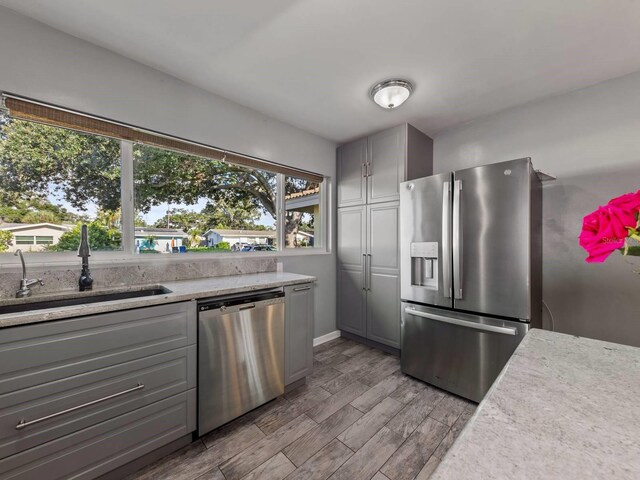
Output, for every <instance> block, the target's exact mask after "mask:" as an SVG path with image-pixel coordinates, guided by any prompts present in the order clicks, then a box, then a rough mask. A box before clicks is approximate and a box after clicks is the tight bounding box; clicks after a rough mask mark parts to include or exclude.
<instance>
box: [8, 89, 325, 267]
mask: <svg viewBox="0 0 640 480" xmlns="http://www.w3.org/2000/svg"><path fill="white" fill-rule="evenodd" d="M1 99H3V100H4V101H5V102H6V106H7V107H8V108H9V109H10V112H8V111H7V110H2V109H1V108H0V252H2V251H14V250H15V249H16V248H19V246H21V245H22V246H25V247H24V248H23V249H24V251H28V252H75V251H76V250H77V249H78V246H79V242H80V227H81V225H82V224H88V226H89V240H90V245H91V248H92V250H93V251H94V252H95V251H122V252H124V253H125V254H139V255H146V254H165V253H188V254H193V255H195V254H202V253H206V252H269V251H277V250H281V249H283V248H313V247H320V246H323V245H324V242H323V241H322V239H321V238H320V236H321V235H322V234H323V232H322V231H321V224H320V221H321V220H322V218H321V213H322V202H321V197H322V189H323V185H324V181H323V177H322V176H320V175H317V174H313V173H309V172H303V171H300V170H296V169H293V168H290V167H286V166H282V165H275V164H271V163H268V162H266V161H264V160H260V159H256V158H253V157H246V156H243V155H239V154H234V153H231V152H226V151H222V150H220V149H216V148H214V147H208V146H206V145H201V144H196V143H192V142H188V141H183V140H180V139H176V138H174V137H168V136H164V135H160V134H156V133H153V132H148V131H145V130H142V129H138V128H133V127H129V126H127V125H123V124H118V123H114V122H110V121H105V120H102V119H98V118H95V117H91V116H88V115H82V114H78V113H74V112H70V111H67V110H62V109H57V108H54V107H49V106H46V105H43V104H40V103H37V102H31V101H27V100H23V99H18V98H17V97H12V96H10V95H9V96H6V95H3V96H2V97H1ZM0 107H1V105H0ZM14 230H15V232H16V233H17V232H19V233H20V234H19V235H15V233H14ZM26 246H28V247H26Z"/></svg>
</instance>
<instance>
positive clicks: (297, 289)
mask: <svg viewBox="0 0 640 480" xmlns="http://www.w3.org/2000/svg"><path fill="white" fill-rule="evenodd" d="M305 290H311V287H298V288H294V289H293V291H294V292H304V291H305Z"/></svg>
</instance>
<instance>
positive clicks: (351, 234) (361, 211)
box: [337, 124, 433, 349]
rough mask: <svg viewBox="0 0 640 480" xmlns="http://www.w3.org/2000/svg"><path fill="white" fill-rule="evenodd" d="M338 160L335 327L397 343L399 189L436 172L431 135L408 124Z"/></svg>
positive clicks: (351, 146) (345, 151)
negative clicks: (408, 181) (336, 313)
mask: <svg viewBox="0 0 640 480" xmlns="http://www.w3.org/2000/svg"><path fill="white" fill-rule="evenodd" d="M363 149H364V153H363ZM358 162H360V164H358ZM337 163H338V164H337V172H338V175H337V188H338V207H339V208H338V232H337V254H338V255H337V256H338V259H337V262H338V265H337V277H338V278H337V286H338V328H339V329H340V330H342V331H344V332H348V333H350V334H353V335H357V336H359V337H362V338H365V339H368V340H372V341H374V342H377V343H379V344H383V345H387V346H389V347H392V348H395V349H398V348H400V259H399V251H400V245H399V203H398V202H399V197H400V190H399V188H400V183H401V182H404V181H406V180H412V179H415V178H420V177H425V176H429V175H431V174H432V173H433V140H431V139H430V138H429V137H428V136H426V135H424V134H423V133H422V132H420V131H418V130H417V129H416V128H414V127H413V126H411V125H409V124H403V125H400V126H397V127H394V128H390V129H387V130H384V131H382V132H378V133H375V134H373V135H370V136H368V137H366V138H363V139H359V140H356V141H354V142H350V143H347V144H345V145H342V146H341V147H339V148H338V151H337ZM343 163H344V164H343ZM347 163H348V165H347ZM358 175H359V176H360V177H359V178H358ZM357 185H360V187H359V188H356V186H357ZM341 191H342V192H343V193H342V195H341V194H340V192H341ZM355 192H357V193H355Z"/></svg>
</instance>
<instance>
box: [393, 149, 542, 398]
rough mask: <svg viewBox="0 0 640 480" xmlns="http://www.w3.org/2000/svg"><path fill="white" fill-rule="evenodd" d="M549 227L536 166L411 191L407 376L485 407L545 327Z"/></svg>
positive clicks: (410, 185)
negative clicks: (528, 340)
mask: <svg viewBox="0 0 640 480" xmlns="http://www.w3.org/2000/svg"><path fill="white" fill-rule="evenodd" d="M541 217H542V189H541V185H540V181H539V179H538V177H537V174H536V172H535V171H534V169H533V167H532V165H531V159H529V158H523V159H519V160H511V161H508V162H502V163H495V164H491V165H486V166H482V167H475V168H470V169H466V170H458V171H455V172H450V173H443V174H439V175H434V176H431V177H426V178H420V179H417V180H411V181H408V182H404V183H402V184H401V188H400V239H401V246H400V254H401V298H402V307H401V308H402V322H401V331H402V357H401V364H402V371H403V372H404V373H406V374H408V375H411V376H414V377H416V378H419V379H421V380H424V381H426V382H428V383H431V384H433V385H436V386H438V387H440V388H443V389H445V390H448V391H450V392H453V393H456V394H458V395H460V396H463V397H466V398H469V399H471V400H474V401H480V400H481V399H482V398H483V397H484V395H485V394H486V392H487V390H488V389H489V387H490V386H491V384H492V383H493V381H494V380H495V378H496V377H497V376H498V374H499V373H500V371H501V370H502V368H503V367H504V365H505V363H506V362H507V360H508V359H509V357H510V356H511V354H512V353H513V351H514V350H515V348H516V347H517V346H518V344H519V343H520V341H521V340H522V338H523V337H524V335H525V334H526V333H527V331H528V330H529V328H531V327H541V321H542V320H541V316H542V309H541V308H542V277H541V274H542V272H541V270H542V250H541V248H542V247H541V240H542V232H541V227H542V226H541V221H542V220H541Z"/></svg>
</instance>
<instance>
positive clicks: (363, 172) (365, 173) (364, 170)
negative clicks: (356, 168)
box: [360, 163, 367, 178]
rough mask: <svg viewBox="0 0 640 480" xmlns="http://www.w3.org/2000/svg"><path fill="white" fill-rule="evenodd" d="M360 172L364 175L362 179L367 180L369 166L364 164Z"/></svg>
mask: <svg viewBox="0 0 640 480" xmlns="http://www.w3.org/2000/svg"><path fill="white" fill-rule="evenodd" d="M360 170H361V172H360V173H362V178H366V177H367V164H366V163H363V164H362V165H360Z"/></svg>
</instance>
